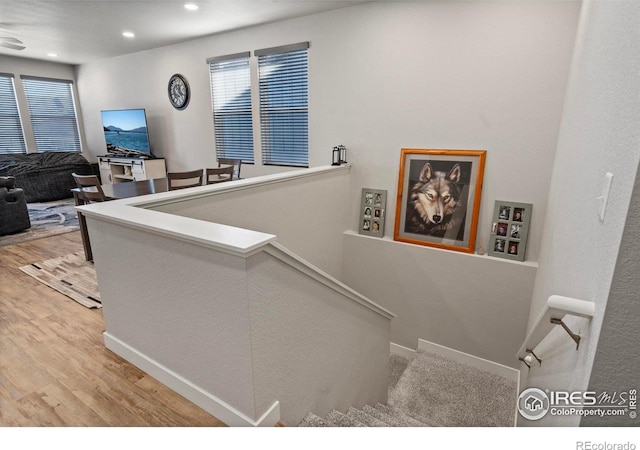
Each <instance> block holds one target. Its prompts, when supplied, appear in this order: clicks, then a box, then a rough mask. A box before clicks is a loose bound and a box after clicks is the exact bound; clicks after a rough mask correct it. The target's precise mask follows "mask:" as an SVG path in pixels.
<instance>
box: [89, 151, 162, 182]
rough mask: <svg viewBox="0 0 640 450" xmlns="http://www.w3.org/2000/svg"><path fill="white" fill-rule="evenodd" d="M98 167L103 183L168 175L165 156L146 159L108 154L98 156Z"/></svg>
mask: <svg viewBox="0 0 640 450" xmlns="http://www.w3.org/2000/svg"><path fill="white" fill-rule="evenodd" d="M98 167H99V169H100V180H101V181H102V184H111V183H123V182H126V181H141V180H150V179H152V178H164V177H166V176H167V167H166V164H165V161H164V159H163V158H153V159H144V158H133V157H124V156H122V157H121V156H113V155H106V156H99V157H98Z"/></svg>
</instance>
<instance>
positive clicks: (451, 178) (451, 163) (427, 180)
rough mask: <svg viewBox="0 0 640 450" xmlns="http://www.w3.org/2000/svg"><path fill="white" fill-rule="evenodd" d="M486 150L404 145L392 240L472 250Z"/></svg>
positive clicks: (465, 250)
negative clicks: (439, 148) (407, 147)
mask: <svg viewBox="0 0 640 450" xmlns="http://www.w3.org/2000/svg"><path fill="white" fill-rule="evenodd" d="M486 154H487V152H486V150H436V149H406V148H403V149H402V150H401V154H400V172H399V176H398V194H397V202H396V222H395V230H394V235H393V236H394V240H396V241H401V242H408V243H411V244H418V245H425V246H430V247H438V248H442V249H446V250H454V251H460V252H465V253H473V252H474V248H475V242H476V231H477V227H478V215H479V212H480V199H481V197H482V181H483V177H484V166H485V159H486Z"/></svg>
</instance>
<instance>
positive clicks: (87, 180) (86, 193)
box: [71, 172, 107, 203]
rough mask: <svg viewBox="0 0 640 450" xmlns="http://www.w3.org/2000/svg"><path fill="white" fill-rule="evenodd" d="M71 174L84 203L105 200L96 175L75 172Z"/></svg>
mask: <svg viewBox="0 0 640 450" xmlns="http://www.w3.org/2000/svg"><path fill="white" fill-rule="evenodd" d="M71 175H72V176H73V179H74V180H75V182H76V186H78V189H79V191H80V192H79V195H80V196H81V197H82V199H83V200H84V201H85V203H94V202H104V201H105V200H107V197H106V196H105V195H104V191H103V190H102V186H101V185H100V180H98V177H97V176H96V175H78V174H77V173H75V172H74V173H72V174H71Z"/></svg>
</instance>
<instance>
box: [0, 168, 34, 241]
mask: <svg viewBox="0 0 640 450" xmlns="http://www.w3.org/2000/svg"><path fill="white" fill-rule="evenodd" d="M14 184H15V180H14V179H13V178H12V177H0V236H3V235H5V234H11V233H16V232H18V231H21V230H24V229H26V228H30V227H31V221H30V220H29V210H28V209H27V201H26V199H25V196H24V191H23V190H22V189H16V188H15V187H14Z"/></svg>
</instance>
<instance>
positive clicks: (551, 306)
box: [516, 295, 595, 368]
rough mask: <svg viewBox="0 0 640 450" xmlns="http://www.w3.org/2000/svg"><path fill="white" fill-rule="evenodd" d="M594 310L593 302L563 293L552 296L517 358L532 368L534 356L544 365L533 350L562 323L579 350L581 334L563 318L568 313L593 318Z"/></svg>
mask: <svg viewBox="0 0 640 450" xmlns="http://www.w3.org/2000/svg"><path fill="white" fill-rule="evenodd" d="M594 311H595V305H594V303H593V302H589V301H586V300H579V299H577V298H571V297H564V296H561V295H552V296H550V297H549V298H548V299H547V302H546V304H545V306H544V308H543V310H542V311H541V312H540V315H539V316H538V319H537V320H536V321H535V324H534V326H533V327H532V328H531V331H530V332H529V334H528V335H527V337H526V339H525V340H524V343H523V344H522V346H521V347H520V350H518V353H517V354H516V358H518V359H519V360H520V361H522V362H523V363H524V364H525V365H526V366H527V367H529V368H531V362H532V361H533V359H534V358H535V359H536V361H538V364H540V365H542V359H540V358H539V357H538V356H537V355H536V354H535V353H534V351H533V350H534V349H535V348H536V346H537V345H538V344H539V343H540V342H541V341H542V339H544V338H545V336H546V335H547V334H549V333H550V332H551V330H552V329H553V328H554V326H555V325H560V326H562V328H564V330H565V331H566V332H567V333H568V334H569V336H570V337H571V339H573V340H574V342H575V343H576V350H578V348H579V346H580V335H578V334H576V333H574V332H573V331H571V330H570V329H569V327H568V326H567V325H566V324H565V323H564V322H563V321H562V319H563V318H564V316H565V315H567V314H568V315H572V316H577V317H584V318H587V319H591V318H592V317H593V314H594Z"/></svg>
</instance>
